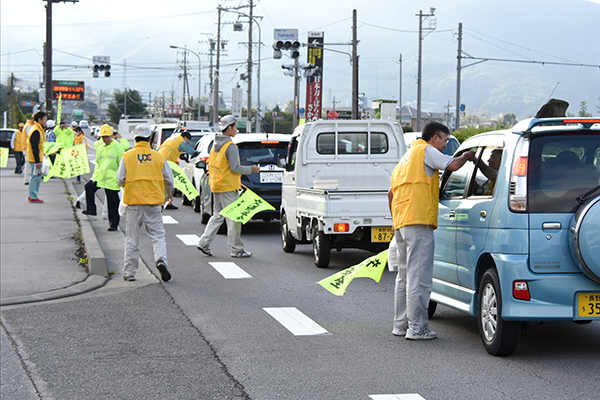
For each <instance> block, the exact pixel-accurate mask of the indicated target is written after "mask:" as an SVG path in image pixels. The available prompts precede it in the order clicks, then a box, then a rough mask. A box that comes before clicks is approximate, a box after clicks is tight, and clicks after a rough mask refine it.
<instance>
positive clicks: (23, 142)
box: [13, 127, 27, 151]
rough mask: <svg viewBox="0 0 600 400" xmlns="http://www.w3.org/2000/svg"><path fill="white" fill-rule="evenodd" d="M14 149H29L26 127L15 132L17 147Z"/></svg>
mask: <svg viewBox="0 0 600 400" xmlns="http://www.w3.org/2000/svg"><path fill="white" fill-rule="evenodd" d="M23 128H24V127H23ZM13 150H14V151H23V150H27V134H26V133H25V129H21V130H18V131H16V132H15V147H14V149H13Z"/></svg>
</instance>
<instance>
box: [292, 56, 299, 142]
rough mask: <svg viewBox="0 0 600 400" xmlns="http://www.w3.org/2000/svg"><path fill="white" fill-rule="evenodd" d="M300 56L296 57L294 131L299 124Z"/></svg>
mask: <svg viewBox="0 0 600 400" xmlns="http://www.w3.org/2000/svg"><path fill="white" fill-rule="evenodd" d="M298 103H299V99H298V58H295V59H294V119H293V123H292V126H293V128H292V131H293V130H294V129H296V127H297V126H298Z"/></svg>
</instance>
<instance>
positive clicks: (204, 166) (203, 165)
mask: <svg viewBox="0 0 600 400" xmlns="http://www.w3.org/2000/svg"><path fill="white" fill-rule="evenodd" d="M196 168H202V169H206V161H204V160H200V161H198V162H197V163H196Z"/></svg>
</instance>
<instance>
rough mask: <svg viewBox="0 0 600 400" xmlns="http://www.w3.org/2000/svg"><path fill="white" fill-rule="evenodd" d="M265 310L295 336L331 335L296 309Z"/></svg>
mask: <svg viewBox="0 0 600 400" xmlns="http://www.w3.org/2000/svg"><path fill="white" fill-rule="evenodd" d="M263 310H265V311H266V312H268V313H269V314H270V315H271V317H273V318H275V319H276V320H277V322H279V323H280V324H281V325H283V326H284V327H285V328H286V329H287V330H289V331H290V332H292V333H293V334H294V335H295V336H308V335H324V334H329V332H327V331H326V330H325V329H323V328H322V327H321V326H320V325H319V324H317V323H316V322H315V321H313V320H312V319H310V318H308V317H307V316H306V315H304V314H303V313H302V312H300V311H299V310H298V309H297V308H296V307H273V308H263Z"/></svg>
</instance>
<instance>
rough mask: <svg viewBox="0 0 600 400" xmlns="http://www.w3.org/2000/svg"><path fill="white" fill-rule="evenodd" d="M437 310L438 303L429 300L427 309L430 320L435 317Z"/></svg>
mask: <svg viewBox="0 0 600 400" xmlns="http://www.w3.org/2000/svg"><path fill="white" fill-rule="evenodd" d="M436 309H437V303H436V302H435V301H433V300H429V307H427V315H428V316H429V318H431V317H433V315H434V314H435V310H436Z"/></svg>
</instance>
